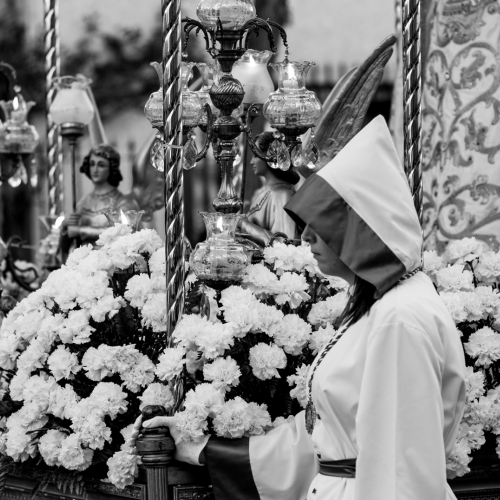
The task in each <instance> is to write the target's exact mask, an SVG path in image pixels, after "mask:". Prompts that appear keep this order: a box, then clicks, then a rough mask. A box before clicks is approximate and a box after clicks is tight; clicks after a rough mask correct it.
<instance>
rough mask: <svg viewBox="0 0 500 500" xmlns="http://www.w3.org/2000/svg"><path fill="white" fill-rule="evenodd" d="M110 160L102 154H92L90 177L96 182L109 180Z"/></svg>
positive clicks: (100, 182) (101, 182)
mask: <svg viewBox="0 0 500 500" xmlns="http://www.w3.org/2000/svg"><path fill="white" fill-rule="evenodd" d="M108 177H109V161H108V160H106V158H103V157H102V156H97V155H91V157H90V179H91V180H92V182H93V183H94V184H103V183H105V182H108Z"/></svg>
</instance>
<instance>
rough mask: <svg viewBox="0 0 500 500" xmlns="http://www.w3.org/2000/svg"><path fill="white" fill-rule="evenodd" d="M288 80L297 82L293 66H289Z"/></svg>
mask: <svg viewBox="0 0 500 500" xmlns="http://www.w3.org/2000/svg"><path fill="white" fill-rule="evenodd" d="M288 80H297V76H296V75H295V69H294V67H293V66H292V65H291V64H289V65H288Z"/></svg>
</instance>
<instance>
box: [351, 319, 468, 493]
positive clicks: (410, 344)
mask: <svg viewBox="0 0 500 500" xmlns="http://www.w3.org/2000/svg"><path fill="white" fill-rule="evenodd" d="M435 347H436V346H435V345H433V343H432V342H431V340H430V339H429V337H428V336H427V335H426V333H425V332H423V331H421V330H419V329H417V328H414V327H412V326H409V325H406V324H404V323H400V322H396V323H394V324H390V325H387V326H382V327H380V328H378V329H376V330H375V331H373V332H372V333H371V334H370V337H369V339H368V343H367V352H366V364H365V367H364V373H363V379H362V383H361V391H360V395H359V407H358V411H357V416H356V439H357V447H358V457H357V465H356V480H355V495H354V498H355V500H367V499H369V500H402V499H404V500H422V499H432V500H444V499H445V498H446V457H445V444H444V438H443V429H444V408H443V398H446V395H445V394H442V390H441V388H442V370H443V366H442V360H443V353H440V352H439V350H436V348H435ZM458 385H460V384H458ZM458 385H457V390H459V389H458ZM450 397H452V398H454V399H455V400H456V394H453V395H450Z"/></svg>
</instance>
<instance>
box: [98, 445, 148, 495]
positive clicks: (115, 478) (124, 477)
mask: <svg viewBox="0 0 500 500" xmlns="http://www.w3.org/2000/svg"><path fill="white" fill-rule="evenodd" d="M106 463H107V465H108V479H109V480H110V482H111V484H113V485H114V486H116V487H117V488H119V489H123V488H125V487H126V486H130V485H131V484H133V483H134V481H135V478H136V477H137V476H138V475H139V464H140V463H141V458H140V457H139V456H138V455H132V454H130V453H129V452H127V451H117V452H116V453H115V454H114V455H113V456H112V457H111V458H110V459H108V461H107V462H106Z"/></svg>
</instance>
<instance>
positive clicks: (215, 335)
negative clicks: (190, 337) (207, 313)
mask: <svg viewBox="0 0 500 500" xmlns="http://www.w3.org/2000/svg"><path fill="white" fill-rule="evenodd" d="M233 344H234V338H233V335H232V332H231V329H230V328H227V327H226V326H225V325H224V324H222V323H207V326H206V327H205V328H204V329H203V330H202V331H201V332H200V333H199V334H198V336H197V337H196V345H197V346H198V350H199V351H201V352H202V353H203V355H204V356H205V358H206V359H215V358H217V357H219V356H222V355H223V354H224V352H225V351H226V349H229V347H230V346H232V345H233Z"/></svg>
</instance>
